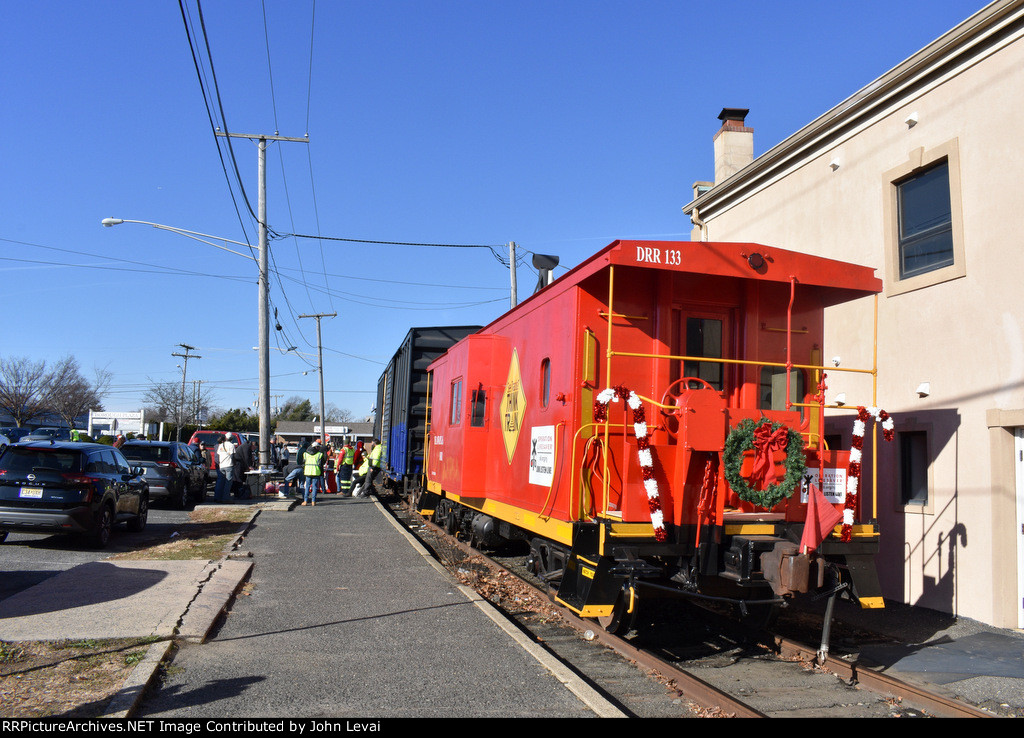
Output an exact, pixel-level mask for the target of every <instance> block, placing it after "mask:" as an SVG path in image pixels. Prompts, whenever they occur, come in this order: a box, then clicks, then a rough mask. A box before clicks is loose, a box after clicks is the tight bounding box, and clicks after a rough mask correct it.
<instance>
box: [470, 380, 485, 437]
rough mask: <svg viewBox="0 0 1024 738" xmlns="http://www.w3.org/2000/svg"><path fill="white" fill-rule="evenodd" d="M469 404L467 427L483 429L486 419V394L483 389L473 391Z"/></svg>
mask: <svg viewBox="0 0 1024 738" xmlns="http://www.w3.org/2000/svg"><path fill="white" fill-rule="evenodd" d="M470 402H471V408H470V416H469V425H470V427H472V428H483V427H484V419H485V418H486V417H487V392H486V391H485V390H484V388H483V387H480V388H479V389H475V390H473V396H472V398H471V400H470Z"/></svg>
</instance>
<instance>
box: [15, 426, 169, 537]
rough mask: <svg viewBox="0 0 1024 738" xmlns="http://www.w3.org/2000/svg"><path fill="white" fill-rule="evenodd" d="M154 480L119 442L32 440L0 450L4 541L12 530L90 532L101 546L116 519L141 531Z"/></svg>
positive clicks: (134, 529) (86, 534) (143, 526)
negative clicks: (149, 479)
mask: <svg viewBox="0 0 1024 738" xmlns="http://www.w3.org/2000/svg"><path fill="white" fill-rule="evenodd" d="M148 514H149V485H148V484H147V483H146V479H145V477H144V475H143V471H142V469H140V468H135V469H133V468H131V466H129V464H128V462H127V460H125V458H124V456H123V455H122V454H121V452H120V451H118V450H117V449H115V448H111V447H110V446H103V445H100V444H97V443H71V442H61V441H32V442H28V443H23V444H20V445H12V446H8V447H7V450H6V451H4V452H3V455H0V541H3V540H5V539H6V538H7V533H8V532H9V531H12V530H22V531H32V532H40V533H46V532H54V533H79V534H83V535H85V536H86V537H87V538H88V539H89V541H90V542H91V543H92V544H93V545H94V546H96V547H97V548H104V547H105V546H106V545H107V543H108V541H109V540H110V533H111V529H112V528H113V526H114V524H115V523H118V522H122V521H123V522H126V523H127V524H128V530H131V531H136V532H138V531H141V530H142V529H143V528H145V527H146V519H147V517H148Z"/></svg>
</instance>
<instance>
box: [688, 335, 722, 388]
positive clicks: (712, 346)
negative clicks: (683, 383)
mask: <svg viewBox="0 0 1024 738" xmlns="http://www.w3.org/2000/svg"><path fill="white" fill-rule="evenodd" d="M686 355H687V356H700V357H705V358H709V359H721V358H722V321H721V320H715V319H714V318H687V319H686ZM723 366H724V365H722V364H712V363H711V362H708V361H687V362H685V363H684V364H683V376H686V377H697V378H699V379H703V380H704V381H705V382H707V383H708V384H710V385H711V386H713V387H714V388H715V389H718V390H720V389H722V374H723Z"/></svg>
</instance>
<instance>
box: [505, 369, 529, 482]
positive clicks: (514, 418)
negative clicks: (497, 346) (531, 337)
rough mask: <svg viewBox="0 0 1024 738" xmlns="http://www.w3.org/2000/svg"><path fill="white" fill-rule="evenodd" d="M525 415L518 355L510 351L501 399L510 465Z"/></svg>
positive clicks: (524, 399) (524, 400)
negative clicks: (503, 393)
mask: <svg viewBox="0 0 1024 738" xmlns="http://www.w3.org/2000/svg"><path fill="white" fill-rule="evenodd" d="M525 415H526V393H524V392H523V380H522V377H521V375H520V374H519V354H518V353H517V352H516V350H515V349H512V361H511V362H510V363H509V366H508V379H507V380H506V381H505V396H504V397H503V398H502V399H501V419H502V425H501V432H502V435H504V437H505V454H506V455H507V456H508V463H509V464H511V463H512V455H513V454H515V452H516V444H517V443H518V442H519V430H520V429H521V428H522V427H523V416H525Z"/></svg>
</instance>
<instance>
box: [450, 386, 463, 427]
mask: <svg viewBox="0 0 1024 738" xmlns="http://www.w3.org/2000/svg"><path fill="white" fill-rule="evenodd" d="M451 407H452V416H451V419H450V425H458V424H459V422H460V421H461V420H462V380H461V379H456V380H455V381H454V382H452V401H451Z"/></svg>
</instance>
